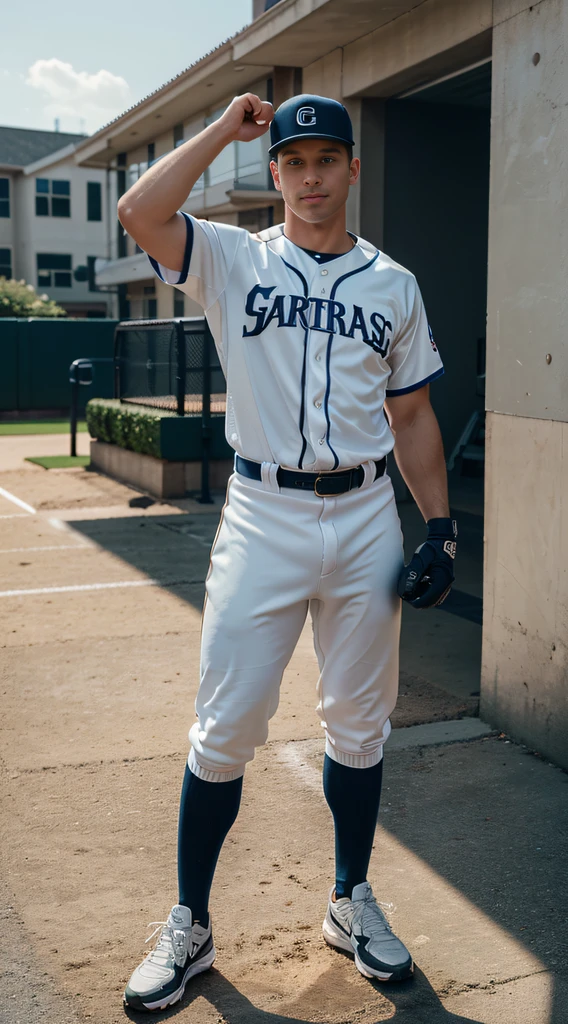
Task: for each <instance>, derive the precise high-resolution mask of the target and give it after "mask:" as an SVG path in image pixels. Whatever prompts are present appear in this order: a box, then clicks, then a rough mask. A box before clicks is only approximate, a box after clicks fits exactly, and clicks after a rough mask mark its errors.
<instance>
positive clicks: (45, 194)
mask: <svg viewBox="0 0 568 1024" xmlns="http://www.w3.org/2000/svg"><path fill="white" fill-rule="evenodd" d="M49 216H52V217H70V216H71V182H70V181H55V180H54V181H50V180H49V179H48V178H36V217H49Z"/></svg>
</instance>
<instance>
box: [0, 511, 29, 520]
mask: <svg viewBox="0 0 568 1024" xmlns="http://www.w3.org/2000/svg"><path fill="white" fill-rule="evenodd" d="M27 518H28V513H27V512H10V514H9V515H3V516H0V519H27Z"/></svg>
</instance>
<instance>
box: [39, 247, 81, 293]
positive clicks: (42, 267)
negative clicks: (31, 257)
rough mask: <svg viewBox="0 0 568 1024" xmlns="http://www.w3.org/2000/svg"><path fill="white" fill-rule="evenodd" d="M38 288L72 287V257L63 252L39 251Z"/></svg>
mask: <svg viewBox="0 0 568 1024" xmlns="http://www.w3.org/2000/svg"><path fill="white" fill-rule="evenodd" d="M36 259H37V283H38V288H71V286H72V283H73V279H72V269H73V268H72V266H71V262H72V257H71V256H63V255H62V254H61V253H49V252H38V254H37V256H36Z"/></svg>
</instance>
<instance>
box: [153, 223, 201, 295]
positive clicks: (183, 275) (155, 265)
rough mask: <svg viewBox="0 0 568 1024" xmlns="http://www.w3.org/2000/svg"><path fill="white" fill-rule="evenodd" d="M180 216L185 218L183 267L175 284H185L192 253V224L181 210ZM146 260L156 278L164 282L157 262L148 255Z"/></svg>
mask: <svg viewBox="0 0 568 1024" xmlns="http://www.w3.org/2000/svg"><path fill="white" fill-rule="evenodd" d="M182 216H183V217H185V226H186V232H187V233H186V238H185V252H184V254H183V266H182V268H181V270H180V275H179V281H176V282H175V283H176V284H185V282H186V281H187V275H188V273H189V261H190V260H191V254H192V252H193V223H192V220H191V217H188V215H187V213H184V212H183V210H182ZM148 259H149V260H150V263H151V264H152V267H153V269H154V270H155V271H156V273H157V275H158V277H159V278H160V281H164V280H165V279H164V278H163V277H162V272H161V270H160V264H159V263H158V262H157V260H155V259H154V257H153V256H150V253H148Z"/></svg>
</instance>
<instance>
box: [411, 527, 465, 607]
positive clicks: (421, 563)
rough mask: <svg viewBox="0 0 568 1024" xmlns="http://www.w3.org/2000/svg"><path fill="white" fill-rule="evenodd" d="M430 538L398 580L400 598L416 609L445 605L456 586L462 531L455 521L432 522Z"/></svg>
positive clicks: (418, 550) (422, 545) (429, 531)
mask: <svg viewBox="0 0 568 1024" xmlns="http://www.w3.org/2000/svg"><path fill="white" fill-rule="evenodd" d="M426 525H427V526H428V536H427V538H426V540H425V542H424V544H421V545H420V547H419V548H417V549H416V551H415V552H414V555H413V557H412V558H411V560H410V562H409V563H408V565H405V567H404V569H403V570H402V572H401V574H400V576H399V579H398V587H397V590H398V595H399V597H402V599H403V601H408V602H409V603H410V604H411V605H412V606H413V608H432V607H435V606H436V605H440V604H442V601H445V599H446V597H447V596H448V594H449V592H450V590H451V588H452V583H453V582H454V579H455V576H454V558H455V557H456V537H457V535H458V528H457V526H456V521H455V519H429V520H428V522H427V524H426Z"/></svg>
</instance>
